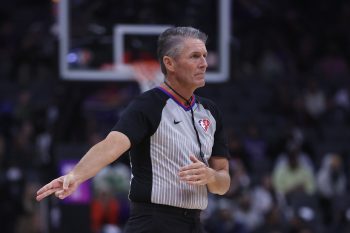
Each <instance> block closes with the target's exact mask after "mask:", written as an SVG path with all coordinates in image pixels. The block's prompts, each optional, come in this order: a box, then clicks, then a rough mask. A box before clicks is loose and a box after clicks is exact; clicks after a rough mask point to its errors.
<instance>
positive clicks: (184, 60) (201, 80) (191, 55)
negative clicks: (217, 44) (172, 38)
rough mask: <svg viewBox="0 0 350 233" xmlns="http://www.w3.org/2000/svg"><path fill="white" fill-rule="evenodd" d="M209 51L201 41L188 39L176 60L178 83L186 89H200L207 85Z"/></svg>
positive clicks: (175, 69) (175, 68) (175, 67)
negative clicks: (206, 73)
mask: <svg viewBox="0 0 350 233" xmlns="http://www.w3.org/2000/svg"><path fill="white" fill-rule="evenodd" d="M206 57H207V49H206V47H205V44H204V43H203V42H202V41H201V40H199V39H186V40H185V41H184V46H183V47H182V51H180V52H179V55H178V56H177V57H176V58H175V59H174V60H175V66H174V71H175V75H176V78H177V79H178V81H179V82H180V83H181V84H182V85H184V86H185V87H190V88H198V87H202V86H204V84H205V71H206V69H207V67H208V64H207V61H206Z"/></svg>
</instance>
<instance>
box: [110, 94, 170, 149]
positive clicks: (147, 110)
mask: <svg viewBox="0 0 350 233" xmlns="http://www.w3.org/2000/svg"><path fill="white" fill-rule="evenodd" d="M163 106H164V104H162V101H161V100H160V99H159V98H155V95H154V92H153V91H149V92H146V93H144V94H142V95H141V96H139V97H137V98H136V99H135V100H133V101H132V102H131V103H130V104H129V105H128V107H127V108H126V109H125V110H124V111H123V112H122V114H121V116H120V119H119V120H118V122H117V123H116V125H115V126H114V127H113V128H112V131H119V132H121V133H123V134H125V135H126V136H127V137H128V138H129V140H130V142H131V146H134V145H137V144H139V143H140V142H142V141H143V140H145V139H146V138H147V137H150V136H151V135H152V134H153V133H154V132H155V131H156V128H157V126H158V125H159V122H160V118H161V110H162V108H163Z"/></svg>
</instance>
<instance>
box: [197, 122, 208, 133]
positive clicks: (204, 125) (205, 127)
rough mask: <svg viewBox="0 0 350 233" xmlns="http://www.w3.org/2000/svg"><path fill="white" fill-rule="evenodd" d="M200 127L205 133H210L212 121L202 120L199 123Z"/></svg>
mask: <svg viewBox="0 0 350 233" xmlns="http://www.w3.org/2000/svg"><path fill="white" fill-rule="evenodd" d="M198 123H199V125H200V126H202V128H203V129H204V131H205V132H207V131H208V129H209V126H210V121H209V120H208V119H200V120H199V121H198Z"/></svg>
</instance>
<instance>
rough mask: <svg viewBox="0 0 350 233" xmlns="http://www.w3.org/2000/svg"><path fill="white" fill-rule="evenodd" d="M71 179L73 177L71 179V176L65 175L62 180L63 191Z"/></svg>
mask: <svg viewBox="0 0 350 233" xmlns="http://www.w3.org/2000/svg"><path fill="white" fill-rule="evenodd" d="M72 178H73V177H72V175H71V174H68V175H66V176H65V177H64V179H63V189H64V190H67V189H68V187H69V185H70V183H71V182H72Z"/></svg>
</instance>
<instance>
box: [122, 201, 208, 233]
mask: <svg viewBox="0 0 350 233" xmlns="http://www.w3.org/2000/svg"><path fill="white" fill-rule="evenodd" d="M130 208H131V209H130V210H131V211H130V217H129V220H128V222H127V224H126V227H125V230H124V232H125V233H204V230H203V229H202V226H201V223H200V212H201V211H200V210H192V209H182V208H177V207H171V206H166V205H158V204H150V203H135V202H132V203H131V206H130Z"/></svg>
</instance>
